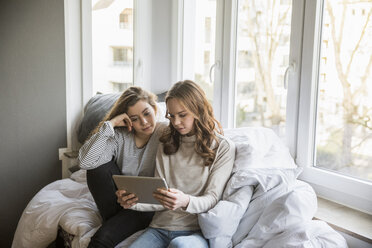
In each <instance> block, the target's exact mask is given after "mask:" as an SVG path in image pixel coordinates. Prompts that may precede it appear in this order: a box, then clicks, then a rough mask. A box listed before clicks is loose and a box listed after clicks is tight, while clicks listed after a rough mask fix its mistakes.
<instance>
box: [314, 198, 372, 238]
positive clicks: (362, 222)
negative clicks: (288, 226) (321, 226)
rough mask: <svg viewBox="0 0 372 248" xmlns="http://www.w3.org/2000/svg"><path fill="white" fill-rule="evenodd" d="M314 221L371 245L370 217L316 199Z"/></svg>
mask: <svg viewBox="0 0 372 248" xmlns="http://www.w3.org/2000/svg"><path fill="white" fill-rule="evenodd" d="M314 218H315V219H319V220H323V221H325V222H327V223H328V224H329V225H330V226H331V227H332V228H334V229H335V230H337V231H339V232H343V233H346V234H348V235H350V236H353V237H354V238H357V239H360V240H363V241H365V242H367V243H372V215H370V214H366V213H363V212H360V211H358V210H355V209H352V208H348V207H346V206H343V205H340V204H337V203H334V202H331V201H329V200H326V199H323V198H320V197H318V211H317V212H316V214H315V217H314Z"/></svg>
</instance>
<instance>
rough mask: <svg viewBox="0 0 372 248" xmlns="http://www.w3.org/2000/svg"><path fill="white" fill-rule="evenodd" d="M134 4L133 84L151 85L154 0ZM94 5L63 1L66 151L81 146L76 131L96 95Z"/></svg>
mask: <svg viewBox="0 0 372 248" xmlns="http://www.w3.org/2000/svg"><path fill="white" fill-rule="evenodd" d="M133 6H134V7H133V15H134V18H133V32H134V35H133V85H137V86H141V87H144V88H151V87H150V86H151V62H152V61H151V37H150V35H151V30H152V25H151V22H152V12H151V10H152V1H151V0H133ZM91 8H92V0H79V1H76V0H64V17H65V51H66V52H65V67H66V127H67V148H66V149H65V150H66V151H77V150H79V148H80V146H81V144H80V143H79V141H78V140H77V136H76V135H74V134H75V133H76V132H77V129H78V123H79V122H80V120H81V119H82V117H83V110H84V106H86V104H87V103H88V101H89V99H91V97H92V94H93V85H92V30H91V25H92V13H91ZM136 27H141V28H139V29H138V30H136Z"/></svg>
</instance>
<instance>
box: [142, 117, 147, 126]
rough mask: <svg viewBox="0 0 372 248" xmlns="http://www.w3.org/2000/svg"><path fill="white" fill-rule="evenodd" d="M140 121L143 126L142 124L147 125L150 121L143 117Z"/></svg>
mask: <svg viewBox="0 0 372 248" xmlns="http://www.w3.org/2000/svg"><path fill="white" fill-rule="evenodd" d="M140 119H141V124H142V125H145V124H147V122H148V121H147V120H146V118H143V117H142V118H140Z"/></svg>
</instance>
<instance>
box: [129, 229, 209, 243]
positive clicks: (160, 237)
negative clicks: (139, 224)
mask: <svg viewBox="0 0 372 248" xmlns="http://www.w3.org/2000/svg"><path fill="white" fill-rule="evenodd" d="M143 247H152V248H166V247H168V248H176V247H177V248H181V247H182V248H184V247H192V248H208V247H209V245H208V241H207V240H206V239H205V238H204V237H203V235H202V233H201V232H200V231H168V230H164V229H160V228H151V227H149V228H147V229H146V231H145V232H144V233H143V234H142V235H141V236H139V238H138V239H137V240H136V241H134V242H133V243H132V244H131V245H130V246H129V248H143Z"/></svg>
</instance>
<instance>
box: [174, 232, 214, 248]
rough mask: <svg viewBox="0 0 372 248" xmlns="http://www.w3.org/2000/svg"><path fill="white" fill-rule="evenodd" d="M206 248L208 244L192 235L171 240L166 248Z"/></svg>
mask: <svg viewBox="0 0 372 248" xmlns="http://www.w3.org/2000/svg"><path fill="white" fill-rule="evenodd" d="M187 247H188V248H196V247H198V248H208V242H207V241H206V240H205V239H204V238H202V237H197V236H194V235H190V236H180V237H177V238H174V239H172V241H171V242H170V243H169V246H168V248H187Z"/></svg>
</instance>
